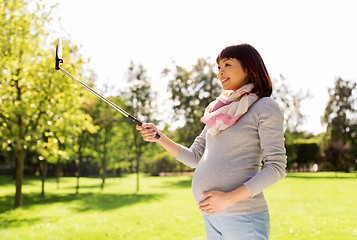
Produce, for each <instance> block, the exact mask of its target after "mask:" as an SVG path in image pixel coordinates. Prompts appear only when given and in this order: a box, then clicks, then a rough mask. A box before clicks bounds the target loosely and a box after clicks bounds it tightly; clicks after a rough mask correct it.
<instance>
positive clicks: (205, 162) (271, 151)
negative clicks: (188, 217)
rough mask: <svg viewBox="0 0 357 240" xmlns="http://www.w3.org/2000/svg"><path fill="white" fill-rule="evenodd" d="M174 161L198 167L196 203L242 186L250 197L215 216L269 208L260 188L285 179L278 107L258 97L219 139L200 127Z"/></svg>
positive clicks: (181, 148) (195, 178) (271, 101)
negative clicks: (211, 193)
mask: <svg viewBox="0 0 357 240" xmlns="http://www.w3.org/2000/svg"><path fill="white" fill-rule="evenodd" d="M176 159H177V160H179V161H180V162H182V163H184V164H186V165H188V166H190V167H192V168H196V169H195V173H194V176H193V179H192V192H193V196H194V198H195V200H196V202H197V203H199V202H201V201H202V200H204V198H203V197H202V196H201V194H202V193H203V192H207V191H214V190H216V191H224V192H229V191H232V190H234V189H236V188H238V187H240V186H242V185H243V184H244V185H245V186H246V187H247V188H248V189H249V191H250V193H251V194H252V197H250V198H248V199H246V200H243V201H240V202H238V203H236V204H234V205H232V206H231V207H229V208H227V209H225V210H224V211H222V212H221V213H220V214H219V215H235V214H248V213H254V212H260V211H264V210H267V209H268V205H267V202H266V200H265V198H264V195H263V190H264V189H265V188H267V187H269V186H271V185H273V184H274V183H276V182H278V181H279V180H280V179H282V178H284V177H285V167H286V154H285V147H284V130H283V114H282V112H281V109H280V108H279V106H278V104H277V103H276V102H275V101H274V100H273V99H272V98H270V97H264V98H261V99H259V100H257V101H256V102H255V103H254V104H253V105H252V106H251V107H250V109H249V110H248V112H247V113H246V114H245V115H244V116H242V117H241V118H240V119H239V120H238V121H237V122H236V124H234V125H233V126H231V127H229V128H227V129H225V130H223V131H221V132H220V133H218V134H217V135H215V136H214V135H211V134H209V133H207V130H206V128H205V129H203V131H202V133H201V134H200V135H199V136H198V137H197V138H196V139H195V141H194V143H193V144H192V145H191V147H190V148H187V147H184V146H180V152H179V154H178V156H177V157H176ZM262 162H263V164H262Z"/></svg>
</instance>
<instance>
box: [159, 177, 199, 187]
mask: <svg viewBox="0 0 357 240" xmlns="http://www.w3.org/2000/svg"><path fill="white" fill-rule="evenodd" d="M191 182H192V179H188V180H182V181H177V182H166V183H165V184H163V187H165V188H166V187H168V188H190V187H191Z"/></svg>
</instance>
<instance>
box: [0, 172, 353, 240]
mask: <svg viewBox="0 0 357 240" xmlns="http://www.w3.org/2000/svg"><path fill="white" fill-rule="evenodd" d="M140 180H141V188H140V191H139V192H138V193H135V190H136V186H135V175H128V176H126V177H123V178H109V179H107V182H106V185H105V189H104V190H103V191H102V190H101V189H100V181H101V180H100V179H97V178H81V180H80V185H81V188H80V193H79V194H78V195H76V194H75V181H76V180H75V178H61V182H60V189H57V188H56V182H55V179H48V180H47V182H46V196H45V197H44V198H41V196H40V189H41V185H40V181H39V179H37V178H25V181H24V186H23V193H24V199H23V207H21V208H18V209H14V208H13V201H14V189H15V187H14V183H13V181H12V180H11V177H5V176H0V239H134V240H136V239H143V240H146V239H178V240H179V239H185V240H187V239H195V240H198V239H205V237H204V236H205V233H204V226H203V221H202V219H201V214H200V212H199V211H198V209H197V206H196V204H195V202H194V200H193V197H192V194H191V189H190V182H191V177H189V176H176V177H148V176H144V175H142V176H141V178H140ZM265 195H266V198H267V201H268V203H269V207H270V214H271V238H270V239H272V240H286V239H299V240H300V239H318V240H319V239H321V240H329V239H331V240H332V239H334V240H335V239H339V240H344V239H346V240H347V239H348V240H349V239H357V208H356V199H357V178H356V175H355V174H344V173H338V175H337V177H336V175H335V173H290V174H289V175H288V177H287V178H285V179H284V180H282V181H280V182H279V183H277V184H275V185H273V186H272V187H270V188H268V189H267V190H265Z"/></svg>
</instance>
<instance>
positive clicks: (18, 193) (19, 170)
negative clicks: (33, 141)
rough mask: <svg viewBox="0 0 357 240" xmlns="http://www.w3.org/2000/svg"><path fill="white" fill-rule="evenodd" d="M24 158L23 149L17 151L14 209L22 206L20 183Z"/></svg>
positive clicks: (24, 152)
mask: <svg viewBox="0 0 357 240" xmlns="http://www.w3.org/2000/svg"><path fill="white" fill-rule="evenodd" d="M25 156H26V151H25V149H21V150H19V151H18V154H17V158H16V169H15V176H16V192H15V208H17V207H20V206H22V181H23V176H24V160H25Z"/></svg>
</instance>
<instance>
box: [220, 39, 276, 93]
mask: <svg viewBox="0 0 357 240" xmlns="http://www.w3.org/2000/svg"><path fill="white" fill-rule="evenodd" d="M229 58H235V59H237V60H238V61H239V62H240V64H241V65H242V67H243V69H244V70H245V71H246V72H247V74H248V75H247V77H248V82H250V83H254V88H253V90H252V92H254V93H257V95H258V96H259V97H269V96H270V95H271V94H272V91H273V86H272V82H271V79H270V76H269V74H268V71H267V69H266V67H265V64H264V62H263V59H262V57H261V56H260V54H259V52H258V51H257V50H256V49H255V48H254V47H252V46H251V45H249V44H246V43H244V44H239V45H233V46H228V47H226V48H225V49H223V50H222V51H221V52H220V54H218V57H217V59H216V62H217V64H218V63H219V62H220V61H221V60H222V59H229Z"/></svg>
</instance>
